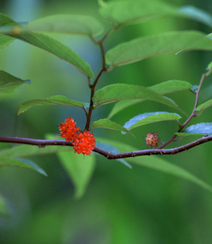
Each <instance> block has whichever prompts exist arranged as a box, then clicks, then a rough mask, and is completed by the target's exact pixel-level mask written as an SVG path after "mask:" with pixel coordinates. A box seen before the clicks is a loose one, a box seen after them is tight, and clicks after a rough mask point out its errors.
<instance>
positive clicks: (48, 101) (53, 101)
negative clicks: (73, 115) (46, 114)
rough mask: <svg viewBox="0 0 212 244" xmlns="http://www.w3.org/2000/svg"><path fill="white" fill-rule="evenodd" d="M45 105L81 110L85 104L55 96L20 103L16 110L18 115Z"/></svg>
mask: <svg viewBox="0 0 212 244" xmlns="http://www.w3.org/2000/svg"><path fill="white" fill-rule="evenodd" d="M47 105H67V106H75V107H80V108H83V107H84V105H85V104H84V103H82V102H78V101H74V100H71V99H69V98H67V97H65V96H59V95H56V96H52V97H47V98H44V99H35V100H30V101H27V102H24V103H22V104H21V105H20V107H19V109H18V115H20V114H21V113H24V112H25V111H27V110H28V109H30V108H33V107H39V106H47Z"/></svg>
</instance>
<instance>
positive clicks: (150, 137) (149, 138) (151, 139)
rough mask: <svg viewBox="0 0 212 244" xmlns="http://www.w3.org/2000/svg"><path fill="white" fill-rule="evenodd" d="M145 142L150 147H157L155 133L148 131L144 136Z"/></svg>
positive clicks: (157, 140) (156, 135)
mask: <svg viewBox="0 0 212 244" xmlns="http://www.w3.org/2000/svg"><path fill="white" fill-rule="evenodd" d="M145 141H146V144H147V145H148V146H150V147H157V146H158V142H159V137H158V134H157V133H148V134H147V135H146V138H145Z"/></svg>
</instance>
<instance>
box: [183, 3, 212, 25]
mask: <svg viewBox="0 0 212 244" xmlns="http://www.w3.org/2000/svg"><path fill="white" fill-rule="evenodd" d="M179 13H181V14H183V15H184V16H185V17H188V18H190V19H194V20H197V21H199V22H201V23H203V24H206V25H208V26H209V27H212V16H211V15H210V14H208V13H206V12H205V11H203V10H201V9H198V8H196V7H194V6H191V5H187V6H182V7H180V8H179Z"/></svg>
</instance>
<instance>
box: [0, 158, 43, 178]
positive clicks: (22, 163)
mask: <svg viewBox="0 0 212 244" xmlns="http://www.w3.org/2000/svg"><path fill="white" fill-rule="evenodd" d="M3 166H12V167H21V168H26V169H32V170H35V171H37V172H38V173H40V174H43V175H45V176H47V174H46V173H45V171H44V170H43V169H41V168H40V167H38V166H37V165H36V164H35V163H33V162H32V161H31V160H28V159H22V158H16V159H15V158H10V157H5V156H2V154H1V156H0V167H3Z"/></svg>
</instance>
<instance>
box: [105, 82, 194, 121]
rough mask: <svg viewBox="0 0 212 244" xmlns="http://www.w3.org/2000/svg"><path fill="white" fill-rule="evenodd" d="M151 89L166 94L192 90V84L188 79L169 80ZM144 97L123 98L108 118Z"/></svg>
mask: <svg viewBox="0 0 212 244" xmlns="http://www.w3.org/2000/svg"><path fill="white" fill-rule="evenodd" d="M148 88H149V89H150V90H153V91H156V92H158V93H159V94H161V95H165V94H168V93H172V92H178V91H184V90H190V89H191V88H192V85H191V84H190V83H189V82H187V81H180V80H169V81H165V82H162V83H159V84H157V85H154V86H150V87H148ZM143 101H144V100H143V99H140V100H139V99H135V100H123V101H119V102H117V103H116V104H115V105H114V107H113V108H112V110H111V112H110V114H109V116H108V118H109V119H110V118H111V117H113V116H114V115H115V114H117V113H118V112H120V111H122V110H123V109H125V108H127V107H129V106H132V105H135V104H137V103H140V102H143Z"/></svg>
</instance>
